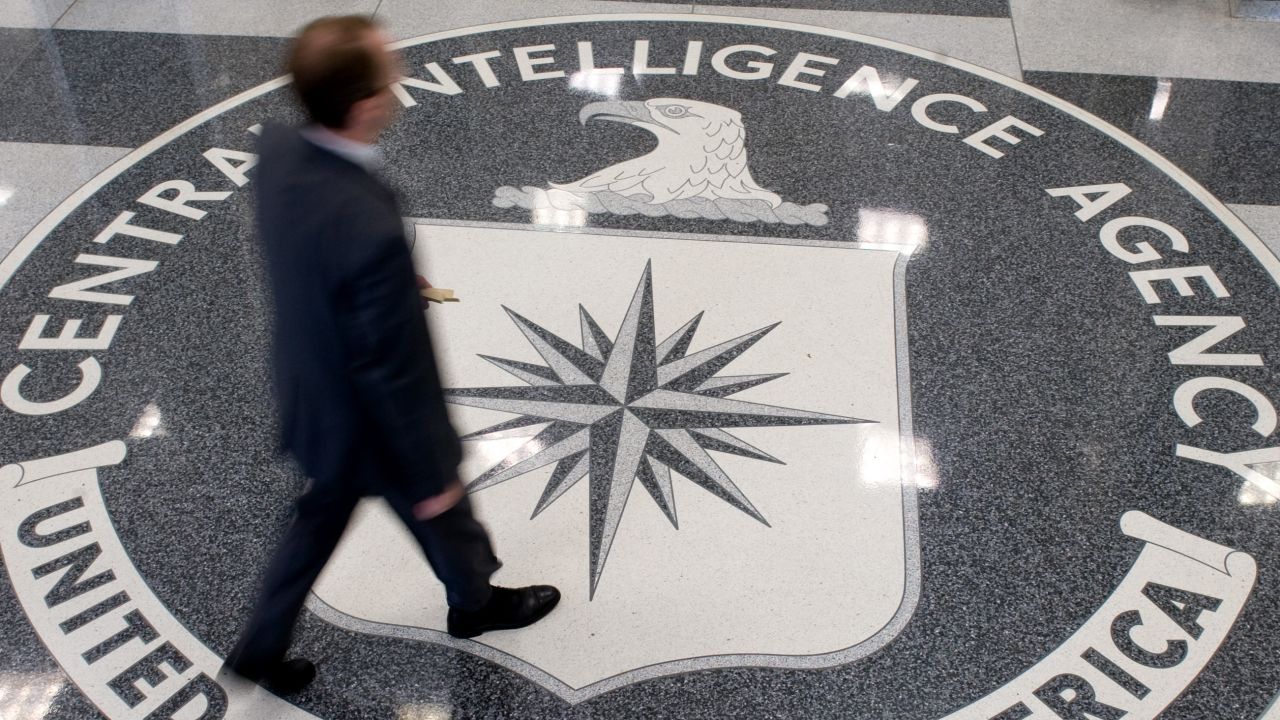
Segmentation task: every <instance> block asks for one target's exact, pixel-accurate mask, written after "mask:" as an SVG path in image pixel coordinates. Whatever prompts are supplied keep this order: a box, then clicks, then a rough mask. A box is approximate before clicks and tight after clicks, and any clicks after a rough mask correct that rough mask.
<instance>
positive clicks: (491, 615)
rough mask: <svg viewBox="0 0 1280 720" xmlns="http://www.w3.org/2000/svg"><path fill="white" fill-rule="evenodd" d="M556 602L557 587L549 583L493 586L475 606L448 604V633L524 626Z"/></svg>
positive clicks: (456, 634) (460, 635) (459, 635)
mask: <svg viewBox="0 0 1280 720" xmlns="http://www.w3.org/2000/svg"><path fill="white" fill-rule="evenodd" d="M558 602H560V591H559V590H557V589H555V588H553V587H551V586H550V585H531V586H529V587H524V588H516V589H514V590H512V589H510V588H501V587H495V588H494V589H493V597H491V598H489V602H488V604H486V605H485V606H484V607H482V608H480V609H479V610H474V611H470V612H468V611H465V610H457V609H455V608H449V634H450V635H452V636H454V637H456V638H473V637H475V636H477V635H480V634H482V633H486V632H488V631H490V630H515V629H516V628H522V627H528V626H529V625H532V624H534V623H536V622H538V621H539V620H541V619H542V618H544V617H546V616H547V613H549V612H551V609H552V608H554V607H555V606H556V603H558Z"/></svg>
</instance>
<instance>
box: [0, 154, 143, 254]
mask: <svg viewBox="0 0 1280 720" xmlns="http://www.w3.org/2000/svg"><path fill="white" fill-rule="evenodd" d="M127 152H129V149H128V148H114V147H89V146H84V145H42V144H37V143H0V257H4V256H5V255H6V254H8V252H9V251H10V250H12V249H13V246H14V245H16V244H17V243H18V241H19V240H21V239H22V237H23V236H24V235H26V234H27V231H28V230H30V229H31V228H32V227H34V226H35V224H36V223H38V222H40V219H41V218H43V217H44V216H45V215H47V214H48V213H49V211H50V210H52V209H53V208H54V207H56V206H57V204H58V203H60V202H62V200H63V198H65V197H67V196H68V195H70V194H71V193H73V192H75V190H76V188H78V187H80V186H81V185H83V184H84V183H86V182H88V181H89V179H90V178H92V177H93V176H94V175H97V174H98V173H99V172H100V171H102V170H103V169H104V168H106V167H107V166H108V165H110V164H111V163H113V162H115V161H116V160H119V159H120V158H121V157H122V156H124V154H125V153H127Z"/></svg>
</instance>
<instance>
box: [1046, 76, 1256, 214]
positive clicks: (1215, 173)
mask: <svg viewBox="0 0 1280 720" xmlns="http://www.w3.org/2000/svg"><path fill="white" fill-rule="evenodd" d="M1025 79H1026V81H1027V82H1028V83H1031V84H1032V85H1036V86H1037V87H1040V88H1043V89H1044V90H1047V91H1048V92H1050V93H1053V94H1054V95H1057V96H1058V97H1061V98H1063V99H1065V100H1068V101H1070V102H1072V103H1075V104H1076V105H1079V106H1080V107H1082V108H1084V109H1086V110H1088V111H1090V112H1092V113H1093V114H1095V115H1098V116H1099V117H1101V118H1102V119H1104V120H1106V121H1107V122H1109V123H1111V124H1113V125H1115V126H1117V127H1119V128H1120V129H1121V130H1124V131H1125V132H1128V133H1130V134H1132V135H1133V136H1135V137H1137V138H1138V139H1139V140H1142V141H1143V142H1144V143H1146V144H1147V145H1150V146H1151V147H1152V148H1154V149H1155V150H1156V151H1158V152H1160V153H1161V154H1163V155H1164V156H1166V157H1168V158H1169V159H1170V160H1172V161H1173V162H1174V164H1176V165H1178V166H1179V167H1181V168H1182V169H1183V170H1186V171H1187V173H1188V174H1190V175H1191V176H1192V177H1194V178H1196V179H1197V180H1199V181H1200V183H1201V184H1203V185H1205V186H1206V187H1207V188H1209V190H1210V191H1211V192H1213V194H1215V195H1217V196H1218V197H1219V198H1220V199H1222V200H1224V201H1226V202H1229V203H1241V204H1247V205H1275V204H1280V182H1278V181H1277V178H1276V168H1277V167H1280V85H1275V84H1270V83H1246V82H1226V81H1221V80H1188V79H1183V78H1165V79H1158V78H1153V77H1137V76H1127V75H1090V74H1081V73H1061V72H1038V71H1037V72H1027V73H1026V74H1025Z"/></svg>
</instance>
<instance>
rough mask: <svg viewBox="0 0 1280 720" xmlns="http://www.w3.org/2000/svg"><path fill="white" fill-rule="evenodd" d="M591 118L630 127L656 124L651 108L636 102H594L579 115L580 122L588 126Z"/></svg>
mask: <svg viewBox="0 0 1280 720" xmlns="http://www.w3.org/2000/svg"><path fill="white" fill-rule="evenodd" d="M591 118H600V119H601V120H611V121H613V122H620V123H627V124H628V125H636V124H638V123H653V122H654V119H653V115H652V114H650V113H649V108H648V107H646V106H645V104H644V103H642V102H638V101H635V100H631V101H625V102H624V101H603V102H593V103H591V104H590V105H587V106H586V107H584V108H582V111H581V112H579V113H578V122H580V123H582V124H583V125H586V124H587V121H588V120H590V119H591Z"/></svg>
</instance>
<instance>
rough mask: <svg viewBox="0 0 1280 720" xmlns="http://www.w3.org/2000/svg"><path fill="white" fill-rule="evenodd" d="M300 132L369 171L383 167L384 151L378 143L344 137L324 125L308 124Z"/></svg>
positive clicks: (315, 142)
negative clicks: (379, 147) (370, 143)
mask: <svg viewBox="0 0 1280 720" xmlns="http://www.w3.org/2000/svg"><path fill="white" fill-rule="evenodd" d="M299 132H300V133H301V134H302V137H304V138H306V139H307V140H309V141H311V143H312V144H313V145H317V146H319V147H321V148H324V149H325V150H328V151H329V152H331V153H333V154H334V155H337V156H339V157H341V158H344V159H346V160H350V161H351V162H353V163H355V164H356V165H359V166H360V167H362V168H364V169H365V170H366V171H368V172H375V171H377V170H379V169H381V168H382V151H381V150H379V149H378V146H377V145H369V144H367V143H362V142H357V141H355V140H350V139H348V138H344V137H342V136H341V135H339V134H337V133H335V132H334V131H332V130H330V129H329V128H326V127H324V126H322V125H308V126H306V127H304V128H302V129H301V130H300V131H299Z"/></svg>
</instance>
